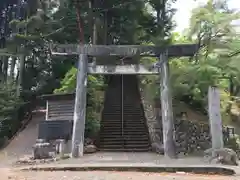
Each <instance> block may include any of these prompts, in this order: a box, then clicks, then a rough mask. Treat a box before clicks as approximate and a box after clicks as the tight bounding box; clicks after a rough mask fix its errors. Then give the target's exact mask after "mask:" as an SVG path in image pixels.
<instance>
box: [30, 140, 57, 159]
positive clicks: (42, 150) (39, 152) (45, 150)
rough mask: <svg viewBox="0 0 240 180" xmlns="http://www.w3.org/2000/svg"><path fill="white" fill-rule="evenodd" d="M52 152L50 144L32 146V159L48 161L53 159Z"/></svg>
mask: <svg viewBox="0 0 240 180" xmlns="http://www.w3.org/2000/svg"><path fill="white" fill-rule="evenodd" d="M54 154H55V153H54V150H53V147H52V145H51V144H50V143H36V144H35V145H34V146H33V158H34V159H49V158H53V156H54Z"/></svg>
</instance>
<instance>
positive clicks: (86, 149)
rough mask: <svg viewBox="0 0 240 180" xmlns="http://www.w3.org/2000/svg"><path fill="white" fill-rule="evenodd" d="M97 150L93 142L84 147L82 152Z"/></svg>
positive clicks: (88, 152) (87, 152)
mask: <svg viewBox="0 0 240 180" xmlns="http://www.w3.org/2000/svg"><path fill="white" fill-rule="evenodd" d="M95 152H97V147H96V146H95V145H93V144H90V145H87V146H85V147H84V153H86V154H90V153H95Z"/></svg>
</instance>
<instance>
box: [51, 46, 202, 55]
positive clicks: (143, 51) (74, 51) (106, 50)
mask: <svg viewBox="0 0 240 180" xmlns="http://www.w3.org/2000/svg"><path fill="white" fill-rule="evenodd" d="M50 49H51V53H52V55H65V56H66V55H78V54H86V55H88V56H138V55H139V56H155V57H157V56H159V55H160V54H162V53H166V55H167V56H169V57H183V56H193V55H194V54H195V53H196V52H197V51H198V49H199V47H198V45H197V44H177V45H170V46H165V47H163V46H144V45H89V44H88V45H78V44H54V45H51V47H50Z"/></svg>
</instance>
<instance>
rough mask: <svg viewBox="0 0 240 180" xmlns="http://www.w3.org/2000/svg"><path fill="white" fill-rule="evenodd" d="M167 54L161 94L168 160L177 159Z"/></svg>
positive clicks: (164, 139) (163, 59) (163, 67)
mask: <svg viewBox="0 0 240 180" xmlns="http://www.w3.org/2000/svg"><path fill="white" fill-rule="evenodd" d="M167 58H168V57H167V55H166V53H163V54H161V56H160V60H161V61H162V62H163V63H162V64H161V66H160V85H161V88H160V94H161V110H162V126H163V145H164V155H165V157H167V158H176V150H175V137H174V136H175V130H174V121H173V109H172V95H171V88H170V79H169V78H170V76H169V63H168V60H167Z"/></svg>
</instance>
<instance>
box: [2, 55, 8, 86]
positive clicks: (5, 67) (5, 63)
mask: <svg viewBox="0 0 240 180" xmlns="http://www.w3.org/2000/svg"><path fill="white" fill-rule="evenodd" d="M7 77H8V57H7V56H4V57H3V81H5V82H6V81H7Z"/></svg>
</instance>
